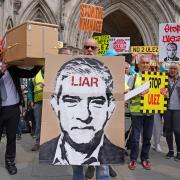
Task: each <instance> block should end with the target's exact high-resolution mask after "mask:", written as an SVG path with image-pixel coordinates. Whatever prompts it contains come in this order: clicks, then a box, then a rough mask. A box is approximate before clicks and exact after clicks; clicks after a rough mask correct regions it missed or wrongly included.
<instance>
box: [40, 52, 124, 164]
mask: <svg viewBox="0 0 180 180" xmlns="http://www.w3.org/2000/svg"><path fill="white" fill-rule="evenodd" d="M123 94H124V60H123V58H122V57H119V56H118V57H94V56H65V55H47V57H46V66H45V87H44V99H43V115H42V125H41V148H40V161H41V162H49V163H53V164H54V165H69V164H70V165H82V164H89V165H100V164H120V163H122V162H123V161H124V150H123V147H124V95H123Z"/></svg>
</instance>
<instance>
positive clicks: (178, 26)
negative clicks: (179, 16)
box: [159, 23, 180, 63]
mask: <svg viewBox="0 0 180 180" xmlns="http://www.w3.org/2000/svg"><path fill="white" fill-rule="evenodd" d="M159 46H160V52H159V59H160V61H164V62H167V63H168V62H180V23H162V24H160V25H159Z"/></svg>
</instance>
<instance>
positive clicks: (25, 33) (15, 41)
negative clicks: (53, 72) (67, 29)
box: [6, 21, 58, 66]
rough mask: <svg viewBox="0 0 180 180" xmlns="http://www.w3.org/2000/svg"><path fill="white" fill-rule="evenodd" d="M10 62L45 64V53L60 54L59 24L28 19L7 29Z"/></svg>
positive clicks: (8, 61) (7, 58)
mask: <svg viewBox="0 0 180 180" xmlns="http://www.w3.org/2000/svg"><path fill="white" fill-rule="evenodd" d="M6 43H7V47H8V49H7V52H6V61H7V63H8V64H15V65H22V66H29V65H43V64H44V58H45V53H50V54H58V49H57V44H58V26H57V25H55V24H46V23H39V22H33V21H28V22H26V23H23V24H21V25H19V26H17V27H15V28H12V29H10V30H9V31H7V37H6Z"/></svg>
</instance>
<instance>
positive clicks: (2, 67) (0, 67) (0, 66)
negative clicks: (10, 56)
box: [0, 61, 7, 73]
mask: <svg viewBox="0 0 180 180" xmlns="http://www.w3.org/2000/svg"><path fill="white" fill-rule="evenodd" d="M6 70H7V64H6V63H5V62H4V61H0V72H1V73H5V71H6Z"/></svg>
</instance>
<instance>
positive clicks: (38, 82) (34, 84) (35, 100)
mask: <svg viewBox="0 0 180 180" xmlns="http://www.w3.org/2000/svg"><path fill="white" fill-rule="evenodd" d="M43 87H44V68H42V69H41V70H40V71H39V72H38V74H37V75H36V76H35V77H34V78H32V79H30V81H29V84H28V103H29V105H30V106H31V108H32V109H33V113H34V120H35V134H34V136H35V144H34V146H33V147H32V149H31V150H32V151H38V150H39V145H40V129H41V114H42V101H43Z"/></svg>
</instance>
